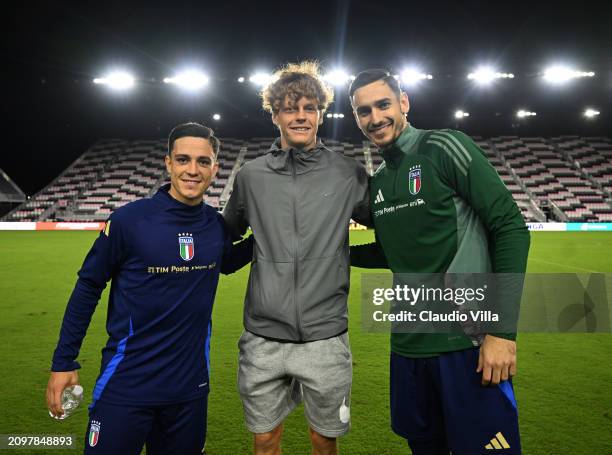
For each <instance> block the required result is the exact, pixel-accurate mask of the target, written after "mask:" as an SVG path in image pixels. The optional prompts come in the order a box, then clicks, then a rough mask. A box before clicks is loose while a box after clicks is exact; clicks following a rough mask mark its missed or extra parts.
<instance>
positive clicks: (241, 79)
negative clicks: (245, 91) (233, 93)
mask: <svg viewBox="0 0 612 455" xmlns="http://www.w3.org/2000/svg"><path fill="white" fill-rule="evenodd" d="M238 82H240V83H241V84H242V83H244V76H240V77H239V78H238Z"/></svg>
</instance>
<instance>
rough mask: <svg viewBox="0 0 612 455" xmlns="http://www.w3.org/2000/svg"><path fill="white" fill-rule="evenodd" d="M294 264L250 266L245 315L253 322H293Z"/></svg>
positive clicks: (266, 263)
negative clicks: (263, 319) (255, 319)
mask: <svg viewBox="0 0 612 455" xmlns="http://www.w3.org/2000/svg"><path fill="white" fill-rule="evenodd" d="M293 283H294V278H293V263H291V262H269V261H262V260H258V261H257V262H256V263H254V264H253V265H252V266H251V274H250V275H249V290H248V294H247V313H248V314H249V316H251V317H254V318H258V317H259V318H265V319H269V320H276V321H281V322H290V321H295V306H294V304H293V287H294V284H293Z"/></svg>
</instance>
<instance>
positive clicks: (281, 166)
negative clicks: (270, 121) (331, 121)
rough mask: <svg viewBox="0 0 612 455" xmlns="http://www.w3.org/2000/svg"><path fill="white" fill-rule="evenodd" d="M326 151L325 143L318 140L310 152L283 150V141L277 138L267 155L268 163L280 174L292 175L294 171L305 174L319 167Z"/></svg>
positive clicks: (291, 149) (296, 149) (295, 149)
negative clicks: (322, 155)
mask: <svg viewBox="0 0 612 455" xmlns="http://www.w3.org/2000/svg"><path fill="white" fill-rule="evenodd" d="M325 149H326V148H325V146H324V145H323V142H321V140H320V139H318V140H317V143H316V145H315V146H314V148H312V149H310V150H304V149H298V148H293V147H292V148H290V149H288V150H283V149H282V147H281V140H280V138H277V139H276V140H275V141H274V143H273V144H272V146H271V147H270V150H269V151H268V153H267V154H266V163H267V165H268V167H269V168H270V169H272V170H274V171H276V172H278V173H279V174H292V173H293V169H295V173H296V174H305V173H306V172H309V171H311V170H312V169H314V168H315V167H316V166H317V164H318V163H319V161H320V159H321V152H322V151H323V150H325Z"/></svg>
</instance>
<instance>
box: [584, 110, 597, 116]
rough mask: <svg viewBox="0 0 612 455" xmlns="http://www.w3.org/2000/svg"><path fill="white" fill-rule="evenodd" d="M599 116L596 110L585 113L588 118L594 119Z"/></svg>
mask: <svg viewBox="0 0 612 455" xmlns="http://www.w3.org/2000/svg"><path fill="white" fill-rule="evenodd" d="M598 115H599V111H596V110H595V109H590V108H589V109H587V110H585V111H584V116H585V117H586V118H594V117H597V116H598Z"/></svg>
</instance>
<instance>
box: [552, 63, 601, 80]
mask: <svg viewBox="0 0 612 455" xmlns="http://www.w3.org/2000/svg"><path fill="white" fill-rule="evenodd" d="M594 76H595V73H594V72H593V71H577V70H575V69H573V68H570V67H568V66H563V65H555V66H551V67H549V68H547V69H546V70H545V71H544V76H543V77H544V80H545V81H547V82H549V83H551V84H563V83H565V82H567V81H569V80H571V79H577V78H582V77H594Z"/></svg>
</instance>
